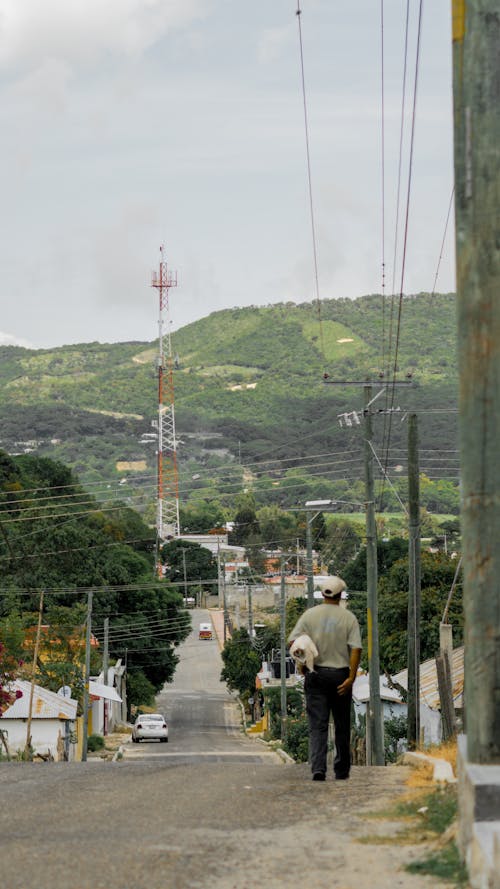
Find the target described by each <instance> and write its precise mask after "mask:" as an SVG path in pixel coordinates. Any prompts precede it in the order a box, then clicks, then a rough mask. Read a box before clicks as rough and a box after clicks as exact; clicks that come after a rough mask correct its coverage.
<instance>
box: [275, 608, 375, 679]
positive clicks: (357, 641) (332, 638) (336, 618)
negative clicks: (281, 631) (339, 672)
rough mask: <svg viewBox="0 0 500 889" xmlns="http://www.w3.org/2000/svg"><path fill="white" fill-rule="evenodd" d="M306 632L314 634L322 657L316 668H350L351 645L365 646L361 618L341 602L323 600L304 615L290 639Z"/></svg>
mask: <svg viewBox="0 0 500 889" xmlns="http://www.w3.org/2000/svg"><path fill="white" fill-rule="evenodd" d="M302 633H306V634H307V635H308V636H310V637H311V639H312V640H313V642H314V644H315V645H316V648H317V649H318V657H317V658H316V660H315V662H314V665H315V666H316V667H348V666H349V658H350V651H351V648H361V647H362V646H361V633H360V631H359V624H358V621H357V618H356V617H355V616H354V614H352V612H351V611H348V610H347V609H346V608H342V607H341V606H340V605H330V604H325V603H323V604H322V605H315V606H314V608H309V609H308V610H307V611H305V612H304V614H301V616H300V617H299V619H298V621H297V623H296V624H295V626H294V628H293V630H292V632H291V633H290V635H289V637H288V641H289V642H292V641H293V640H294V639H297V637H298V636H300V635H302Z"/></svg>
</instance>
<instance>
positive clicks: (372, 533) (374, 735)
mask: <svg viewBox="0 0 500 889" xmlns="http://www.w3.org/2000/svg"><path fill="white" fill-rule="evenodd" d="M364 393H365V410H364V417H365V489H366V589H367V624H368V626H367V634H368V669H369V674H370V677H369V681H370V701H369V709H368V711H367V716H369V720H367V722H369V729H370V754H371V765H374V766H383V765H384V764H385V755H384V737H383V723H382V706H381V702H380V656H379V641H378V592H377V524H376V522H375V486H374V481H373V449H372V444H371V442H372V434H373V433H372V417H371V413H370V404H371V401H372V387H371V386H370V385H366V386H365V387H364ZM367 729H368V725H367Z"/></svg>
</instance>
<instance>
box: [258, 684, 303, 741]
mask: <svg viewBox="0 0 500 889" xmlns="http://www.w3.org/2000/svg"><path fill="white" fill-rule="evenodd" d="M264 700H265V702H266V708H267V711H268V714H269V734H270V736H271V739H276V738H281V688H279V687H275V688H266V689H265V691H264ZM303 712H304V695H303V693H302V692H301V691H299V690H298V689H296V688H287V690H286V713H287V717H289V718H291V719H294V718H298V717H299V716H302V714H303Z"/></svg>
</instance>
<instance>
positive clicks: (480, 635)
mask: <svg viewBox="0 0 500 889" xmlns="http://www.w3.org/2000/svg"><path fill="white" fill-rule="evenodd" d="M452 11H453V92H454V129H455V191H456V198H455V201H456V206H455V212H456V252H457V306H458V356H459V424H460V447H461V469H462V539H463V553H464V559H463V565H464V573H463V577H464V610H465V728H466V732H467V755H468V759H469V761H470V762H473V763H485V764H486V763H491V764H493V763H500V545H499V544H500V262H499V259H500V231H499V208H498V202H499V195H500V152H499V146H500V53H499V46H500V11H499V6H498V0H467V3H465V0H453V2H452Z"/></svg>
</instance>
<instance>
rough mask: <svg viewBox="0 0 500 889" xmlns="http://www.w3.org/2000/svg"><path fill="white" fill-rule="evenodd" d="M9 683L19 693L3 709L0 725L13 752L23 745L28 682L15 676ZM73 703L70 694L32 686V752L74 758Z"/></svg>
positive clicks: (25, 729)
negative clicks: (19, 693) (20, 694)
mask: <svg viewBox="0 0 500 889" xmlns="http://www.w3.org/2000/svg"><path fill="white" fill-rule="evenodd" d="M11 687H12V689H13V691H20V692H21V693H22V696H21V697H19V698H17V700H15V701H14V703H13V704H11V705H10V707H7V709H6V710H4V712H3V715H2V716H1V717H0V728H1V729H2V731H3V732H4V737H6V742H7V747H8V749H9V753H10V754H11V756H15V755H16V753H17V751H18V750H24V748H25V747H26V734H27V730H28V719H29V713H30V698H31V682H27V681H26V680H23V679H15V680H14V682H13V683H11ZM77 706H78V703H77V701H75V700H73V698H69V697H62V696H61V695H59V694H55V692H53V691H49V690H48V689H46V688H42V687H41V686H40V685H35V686H34V687H33V701H32V707H31V746H32V748H33V750H34V752H35V754H37V753H38V754H40V755H42V756H48V755H49V756H51V757H52V758H53V759H54V760H56V761H57V760H66V759H67V760H72V759H75V748H76V722H75V720H76V710H77Z"/></svg>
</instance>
